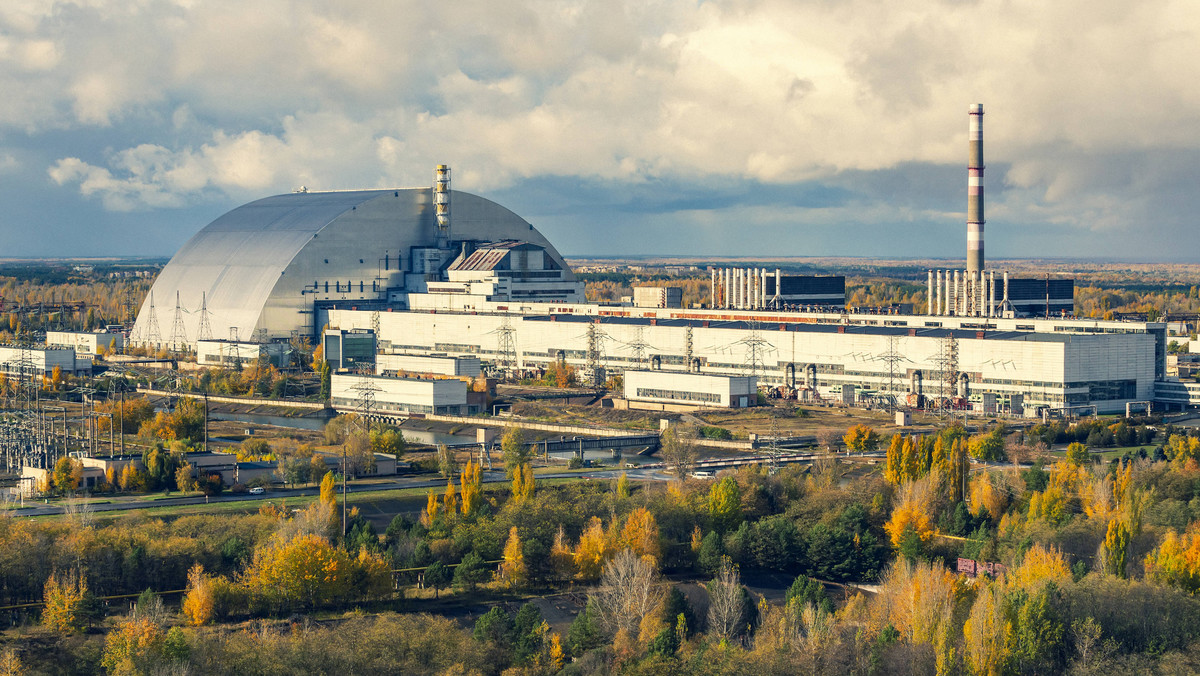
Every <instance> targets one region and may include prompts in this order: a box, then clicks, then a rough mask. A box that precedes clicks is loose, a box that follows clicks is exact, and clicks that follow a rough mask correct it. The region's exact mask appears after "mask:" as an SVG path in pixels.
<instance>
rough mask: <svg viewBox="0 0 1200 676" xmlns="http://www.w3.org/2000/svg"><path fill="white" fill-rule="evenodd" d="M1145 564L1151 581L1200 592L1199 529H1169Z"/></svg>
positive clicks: (1147, 556)
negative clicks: (1176, 532) (1181, 533)
mask: <svg viewBox="0 0 1200 676" xmlns="http://www.w3.org/2000/svg"><path fill="white" fill-rule="evenodd" d="M1145 565H1146V577H1149V578H1150V579H1152V580H1155V581H1157V582H1162V583H1164V584H1169V585H1172V586H1175V587H1179V588H1180V589H1183V590H1184V591H1186V592H1188V593H1190V594H1195V593H1197V592H1200V531H1197V530H1196V529H1195V528H1193V529H1191V530H1189V531H1188V532H1186V533H1184V534H1183V535H1176V534H1175V531H1170V530H1169V531H1167V534H1166V535H1165V536H1163V541H1162V544H1160V545H1159V546H1158V547H1157V548H1156V549H1155V550H1154V551H1152V552H1150V553H1149V554H1147V555H1146V559H1145Z"/></svg>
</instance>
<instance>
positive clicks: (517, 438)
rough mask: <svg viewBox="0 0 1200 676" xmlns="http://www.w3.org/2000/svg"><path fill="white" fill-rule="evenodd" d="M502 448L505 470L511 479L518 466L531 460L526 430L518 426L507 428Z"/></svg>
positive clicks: (501, 440) (501, 444) (502, 440)
mask: <svg viewBox="0 0 1200 676" xmlns="http://www.w3.org/2000/svg"><path fill="white" fill-rule="evenodd" d="M500 450H501V451H502V452H503V453H504V471H505V472H506V473H507V475H508V478H510V479H511V478H512V477H513V475H514V474H515V473H516V471H517V468H518V467H520V466H521V465H524V464H525V463H527V462H529V457H530V450H529V446H527V445H526V444H525V430H524V429H522V428H521V427H517V426H513V427H510V428H508V429H507V430H505V432H504V436H503V437H501V439H500Z"/></svg>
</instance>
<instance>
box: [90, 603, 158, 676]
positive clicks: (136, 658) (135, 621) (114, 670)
mask: <svg viewBox="0 0 1200 676" xmlns="http://www.w3.org/2000/svg"><path fill="white" fill-rule="evenodd" d="M165 639H166V634H165V633H164V632H163V630H162V627H160V626H158V624H156V623H155V622H153V621H151V620H150V619H149V618H146V617H140V618H139V617H134V618H130V619H128V620H125V621H124V622H120V623H118V624H117V626H116V628H115V629H114V630H113V631H110V632H109V633H108V637H107V638H106V639H105V641H104V655H103V657H102V658H101V659H100V665H101V666H103V667H104V668H105V669H107V670H108V673H109V674H130V675H133V674H142V673H146V667H147V666H148V664H147V663H148V662H149V661H150V659H151V658H152V657H155V656H157V655H158V654H159V653H160V652H161V650H162V645H163V642H164V640H165Z"/></svg>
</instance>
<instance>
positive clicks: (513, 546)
mask: <svg viewBox="0 0 1200 676" xmlns="http://www.w3.org/2000/svg"><path fill="white" fill-rule="evenodd" d="M497 574H498V576H499V578H500V581H501V582H503V583H504V584H505V585H507V586H509V587H513V588H518V587H524V586H525V583H526V582H527V581H528V580H529V569H528V568H526V566H525V551H524V550H523V549H522V547H521V536H520V535H518V534H517V527H516V526H513V527H512V528H510V529H509V531H508V541H507V542H505V543H504V560H503V561H502V562H501V563H500V570H499V572H498V573H497Z"/></svg>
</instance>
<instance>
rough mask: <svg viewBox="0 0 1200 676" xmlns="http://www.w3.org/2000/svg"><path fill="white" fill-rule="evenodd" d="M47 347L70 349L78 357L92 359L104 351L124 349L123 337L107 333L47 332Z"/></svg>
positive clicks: (118, 334)
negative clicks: (73, 350)
mask: <svg viewBox="0 0 1200 676" xmlns="http://www.w3.org/2000/svg"><path fill="white" fill-rule="evenodd" d="M46 345H47V347H70V348H74V349H75V354H77V355H79V356H86V357H94V356H96V355H97V354H98V353H99V352H100V348H104V349H105V350H121V349H122V348H124V347H125V336H124V335H123V334H120V333H110V332H108V331H47V332H46Z"/></svg>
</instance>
